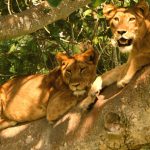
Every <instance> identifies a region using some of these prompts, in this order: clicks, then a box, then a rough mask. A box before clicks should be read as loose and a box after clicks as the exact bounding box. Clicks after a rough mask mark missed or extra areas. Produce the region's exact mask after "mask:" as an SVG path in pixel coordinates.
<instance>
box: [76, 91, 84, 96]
mask: <svg viewBox="0 0 150 150" xmlns="http://www.w3.org/2000/svg"><path fill="white" fill-rule="evenodd" d="M85 93H86V90H76V91H73V95H75V96H83V95H84V94H85Z"/></svg>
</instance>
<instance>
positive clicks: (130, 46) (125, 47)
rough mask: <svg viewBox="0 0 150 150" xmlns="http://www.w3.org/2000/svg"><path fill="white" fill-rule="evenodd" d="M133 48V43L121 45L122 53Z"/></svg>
mask: <svg viewBox="0 0 150 150" xmlns="http://www.w3.org/2000/svg"><path fill="white" fill-rule="evenodd" d="M132 49H133V44H132V45H129V46H123V47H119V50H120V52H121V53H129V52H131V51H132Z"/></svg>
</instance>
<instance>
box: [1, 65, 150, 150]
mask: <svg viewBox="0 0 150 150" xmlns="http://www.w3.org/2000/svg"><path fill="white" fill-rule="evenodd" d="M0 143H1V144H0V149H1V150H11V149H12V145H13V149H19V150H26V149H39V150H51V149H52V150H75V149H82V150H95V149H99V150H140V148H141V147H143V146H145V149H150V66H149V67H145V68H144V69H143V70H141V71H140V72H139V73H137V75H136V76H135V77H134V79H133V80H132V81H131V82H130V83H129V85H127V86H126V87H125V88H123V89H121V90H119V89H118V88H117V87H116V85H112V86H110V87H108V88H106V89H104V90H103V92H102V93H101V94H100V95H99V100H98V101H97V102H96V104H95V105H94V107H93V109H92V110H91V111H90V112H87V113H84V114H82V115H81V113H80V112H79V111H78V110H76V109H74V110H71V111H70V112H69V113H68V114H66V115H65V116H64V117H63V118H62V119H61V120H60V121H59V122H57V124H56V125H55V126H53V125H50V124H48V122H47V121H46V119H41V120H38V121H34V122H31V123H27V124H24V125H20V126H16V127H12V128H8V129H5V130H3V131H2V132H0Z"/></svg>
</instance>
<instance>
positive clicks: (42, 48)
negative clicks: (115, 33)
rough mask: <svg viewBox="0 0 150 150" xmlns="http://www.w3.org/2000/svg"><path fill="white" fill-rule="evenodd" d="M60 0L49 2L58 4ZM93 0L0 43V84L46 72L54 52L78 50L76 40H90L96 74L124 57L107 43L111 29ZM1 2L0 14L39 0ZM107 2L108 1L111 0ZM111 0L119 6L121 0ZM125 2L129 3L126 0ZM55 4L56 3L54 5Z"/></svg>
mask: <svg viewBox="0 0 150 150" xmlns="http://www.w3.org/2000/svg"><path fill="white" fill-rule="evenodd" d="M60 1H61V0H58V1H57V2H56V1H53V0H49V2H50V3H51V2H52V3H51V4H52V5H53V6H55V7H56V6H57V5H58V4H59V3H60ZM103 1H104V0H102V1H98V0H93V3H92V4H91V5H89V6H85V7H84V8H80V9H79V10H78V11H76V12H74V13H72V14H71V15H70V16H69V17H68V18H67V19H66V20H59V21H57V22H55V23H53V24H50V25H48V26H47V27H44V28H43V29H41V30H39V31H37V32H35V33H33V34H31V35H26V36H23V37H18V38H16V39H12V40H7V41H1V42H0V83H2V82H4V81H5V80H7V79H8V78H10V77H13V76H16V75H26V74H34V73H46V72H48V70H49V69H51V68H54V67H55V66H56V65H57V62H56V60H55V54H56V53H57V52H58V51H65V52H66V53H68V54H73V53H78V52H80V50H79V45H78V44H79V43H81V42H86V41H90V42H91V43H92V44H93V45H94V46H95V49H96V50H97V51H98V52H99V53H100V56H101V58H100V61H99V66H98V73H103V72H104V71H107V70H110V69H111V68H113V67H115V66H116V65H118V64H120V63H123V62H124V61H125V60H126V56H125V55H120V53H119V52H118V49H117V48H113V47H112V45H111V42H110V37H111V32H110V29H109V28H108V27H107V22H106V20H105V19H104V17H103V15H102V8H101V5H100V4H101V2H103ZM7 2H10V3H9V5H8V3H6V1H1V2H0V15H1V16H4V15H7V14H13V13H18V12H21V11H23V10H25V9H27V8H29V7H31V6H32V5H36V4H37V3H40V2H41V0H20V1H18V0H15V1H13V2H12V1H9V0H8V1H7ZM54 2H55V3H54ZM107 2H110V0H109V1H108V0H107ZM112 2H114V3H117V4H118V5H122V2H120V1H117V0H116V1H115V0H113V1H112ZM125 2H126V3H125V5H129V4H130V3H129V2H128V1H127V0H126V1H125ZM56 3H57V4H56Z"/></svg>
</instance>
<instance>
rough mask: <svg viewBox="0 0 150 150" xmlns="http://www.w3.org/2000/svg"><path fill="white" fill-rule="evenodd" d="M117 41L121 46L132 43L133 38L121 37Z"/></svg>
mask: <svg viewBox="0 0 150 150" xmlns="http://www.w3.org/2000/svg"><path fill="white" fill-rule="evenodd" d="M117 42H118V46H119V47H125V46H130V45H132V42H133V40H132V39H125V38H120V39H119V40H118V41H117Z"/></svg>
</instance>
